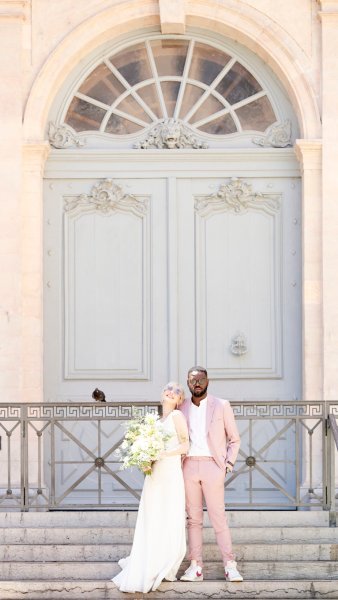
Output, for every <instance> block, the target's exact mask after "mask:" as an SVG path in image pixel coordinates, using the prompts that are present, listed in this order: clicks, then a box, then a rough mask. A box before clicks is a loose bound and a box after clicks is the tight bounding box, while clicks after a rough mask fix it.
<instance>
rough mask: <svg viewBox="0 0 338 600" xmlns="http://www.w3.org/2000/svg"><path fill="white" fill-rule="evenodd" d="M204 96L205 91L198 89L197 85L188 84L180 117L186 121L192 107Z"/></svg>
mask: <svg viewBox="0 0 338 600" xmlns="http://www.w3.org/2000/svg"><path fill="white" fill-rule="evenodd" d="M203 94H204V90H202V89H201V88H199V87H197V86H196V85H191V84H190V83H187V85H186V86H185V90H184V96H183V100H182V105H181V110H180V117H181V118H182V119H184V117H185V115H186V114H187V113H188V112H189V110H190V109H191V107H192V106H194V104H196V102H197V100H199V99H200V97H201V96H202V95H203Z"/></svg>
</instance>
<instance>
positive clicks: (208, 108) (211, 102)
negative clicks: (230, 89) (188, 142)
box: [190, 96, 224, 123]
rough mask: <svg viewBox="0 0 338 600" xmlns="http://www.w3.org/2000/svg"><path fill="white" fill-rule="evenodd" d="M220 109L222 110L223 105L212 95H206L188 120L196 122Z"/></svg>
mask: <svg viewBox="0 0 338 600" xmlns="http://www.w3.org/2000/svg"><path fill="white" fill-rule="evenodd" d="M220 110H224V105H223V104H222V103H221V102H220V101H219V100H217V99H216V98H215V97H214V96H208V98H207V99H206V100H205V101H204V102H203V104H202V105H201V106H200V107H199V108H198V109H197V111H196V112H195V114H194V115H193V116H192V118H191V119H190V121H191V123H197V121H201V120H202V119H205V118H206V117H210V115H213V114H214V113H216V112H218V111H220Z"/></svg>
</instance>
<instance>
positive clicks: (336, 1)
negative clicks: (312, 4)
mask: <svg viewBox="0 0 338 600" xmlns="http://www.w3.org/2000/svg"><path fill="white" fill-rule="evenodd" d="M317 3H318V4H319V7H320V9H321V10H322V11H328V12H330V13H331V12H335V11H338V0H317Z"/></svg>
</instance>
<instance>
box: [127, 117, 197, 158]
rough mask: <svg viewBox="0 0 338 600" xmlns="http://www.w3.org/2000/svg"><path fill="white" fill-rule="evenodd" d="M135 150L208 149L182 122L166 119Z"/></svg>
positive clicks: (136, 145) (153, 128) (152, 129)
mask: <svg viewBox="0 0 338 600" xmlns="http://www.w3.org/2000/svg"><path fill="white" fill-rule="evenodd" d="M134 148H142V149H144V150H146V149H150V148H167V149H169V150H173V149H177V148H194V149H201V148H208V145H207V144H205V143H204V142H200V141H198V139H197V138H196V137H195V136H194V135H193V134H192V132H191V131H190V130H189V129H188V127H186V125H184V123H183V122H182V121H180V120H176V119H164V120H162V121H160V122H159V123H156V125H155V126H154V127H152V128H151V130H150V132H149V135H148V137H147V138H145V139H144V140H142V141H141V142H138V143H137V144H135V146H134Z"/></svg>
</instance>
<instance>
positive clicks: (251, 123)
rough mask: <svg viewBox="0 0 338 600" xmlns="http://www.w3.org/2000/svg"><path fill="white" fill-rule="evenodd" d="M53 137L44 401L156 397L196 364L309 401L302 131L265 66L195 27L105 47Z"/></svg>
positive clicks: (233, 395) (236, 394) (54, 120)
mask: <svg viewBox="0 0 338 600" xmlns="http://www.w3.org/2000/svg"><path fill="white" fill-rule="evenodd" d="M49 135H50V141H51V144H52V145H53V146H54V148H55V150H54V151H53V152H52V154H51V156H50V158H49V160H48V163H47V166H46V172H45V223H46V227H45V256H46V260H45V279H46V283H47V290H48V291H47V294H46V297H45V326H44V331H45V397H46V398H48V399H50V400H54V401H55V400H78V399H81V400H83V399H84V398H88V399H90V396H91V392H92V390H93V389H94V387H101V388H102V389H104V390H105V392H106V395H107V398H108V399H110V400H118V401H121V402H123V401H124V400H128V401H132V402H137V401H138V400H157V399H158V398H159V392H160V389H161V387H162V385H163V384H164V383H165V382H166V381H168V380H170V379H178V380H180V381H184V380H185V375H186V371H187V369H188V367H189V366H191V364H193V363H202V364H204V365H205V366H206V367H207V368H208V372H209V375H210V378H211V380H212V386H213V391H214V393H215V394H219V395H220V396H222V397H227V398H229V399H244V398H245V399H266V400H272V399H295V400H296V399H297V398H299V397H300V394H301V268H300V265H301V250H300V247H301V239H300V238H301V214H300V181H299V172H298V164H297V162H296V159H295V157H294V155H293V151H292V144H293V140H294V139H295V137H296V136H297V121H296V119H295V116H294V114H293V111H292V108H291V105H290V103H289V101H288V99H287V97H286V95H285V93H284V92H283V89H282V88H281V86H280V85H279V83H278V81H277V80H276V78H275V77H274V76H273V74H272V73H271V72H270V70H269V69H268V67H267V66H266V65H264V64H263V63H262V61H260V60H259V59H258V58H257V57H256V56H254V55H253V54H251V53H250V52H248V51H247V50H246V49H245V48H243V47H241V46H240V45H238V44H234V43H232V42H230V41H226V40H222V39H216V38H215V37H214V38H213V39H211V38H209V37H208V36H206V35H204V36H202V35H201V34H197V33H195V34H191V35H187V36H180V37H179V38H177V37H175V36H160V35H158V34H148V35H146V36H143V37H139V38H138V39H133V40H128V41H124V43H122V44H116V45H115V46H111V45H110V46H106V47H105V48H103V49H100V51H99V52H97V53H96V54H95V55H93V57H91V58H90V59H88V62H87V64H86V66H85V67H84V68H82V69H79V71H78V72H77V73H74V77H73V79H72V82H70V83H69V84H68V86H67V90H65V91H64V94H63V98H62V100H61V101H59V102H58V105H55V106H54V108H53V110H52V113H51V125H50V129H49ZM256 434H257V438H258V439H259V444H260V445H262V444H263V445H264V441H265V440H266V439H267V438H268V437H269V436H270V434H271V432H269V431H268V427H267V426H266V425H265V427H264V428H262V430H260V431H257V432H256ZM287 446H288V443H287V440H286V439H285V437H283V436H281V437H279V436H278V435H277V436H276V444H275V447H274V449H273V452H275V453H276V454H277V455H278V454H280V453H281V452H282V453H283V452H284V453H285V464H286V463H287V459H288V456H287ZM291 471H292V469H290V472H288V473H285V472H283V473H282V474H281V477H283V478H284V480H285V479H286V480H287V481H289V482H290V485H292V472H291ZM261 485H262V486H263V484H261ZM286 485H289V484H288V483H287V484H286ZM263 487H264V486H263ZM235 492H236V493H240V490H239V489H237V490H235ZM243 493H244V492H243ZM263 493H264V494H265V497H264V499H265V500H266V499H267V496H268V495H269V492H268V491H267V489H265V491H263Z"/></svg>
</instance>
